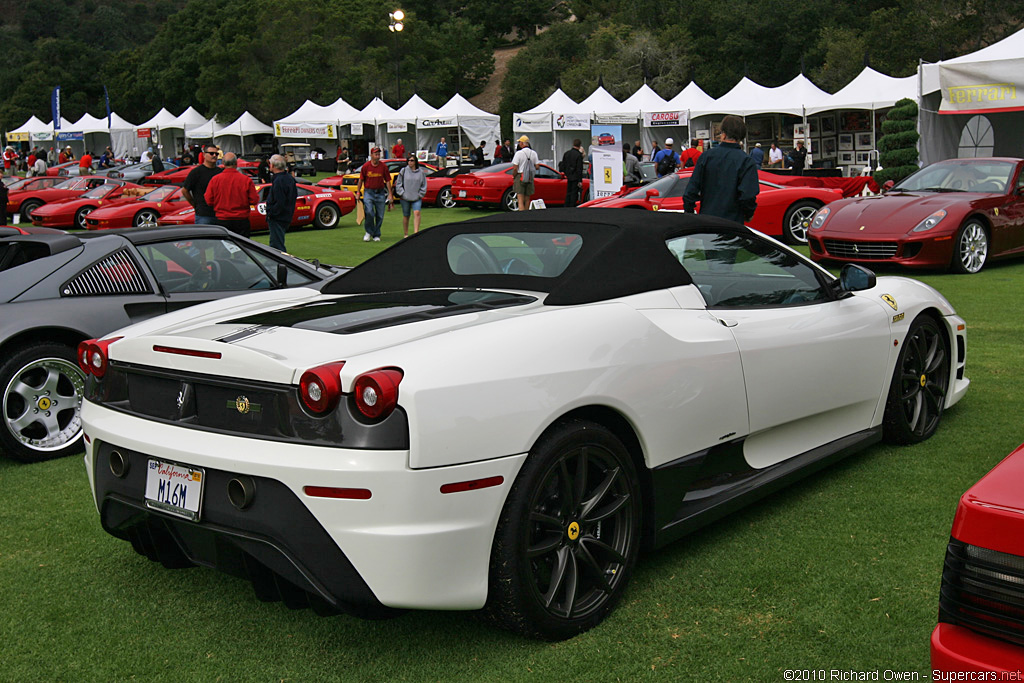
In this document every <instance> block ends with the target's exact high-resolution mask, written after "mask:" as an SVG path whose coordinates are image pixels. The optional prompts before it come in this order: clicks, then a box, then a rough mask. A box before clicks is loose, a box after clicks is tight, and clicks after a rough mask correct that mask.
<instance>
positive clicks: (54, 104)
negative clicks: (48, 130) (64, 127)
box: [50, 85, 60, 130]
mask: <svg viewBox="0 0 1024 683" xmlns="http://www.w3.org/2000/svg"><path fill="white" fill-rule="evenodd" d="M50 116H52V117H53V129H54V130H60V86H59V85H58V86H57V87H56V88H54V89H53V92H52V93H51V94H50Z"/></svg>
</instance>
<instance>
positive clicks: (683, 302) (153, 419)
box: [79, 209, 969, 639]
mask: <svg viewBox="0 0 1024 683" xmlns="http://www.w3.org/2000/svg"><path fill="white" fill-rule="evenodd" d="M964 328H965V326H964V321H963V320H962V319H961V318H959V317H958V316H957V315H956V313H955V312H954V310H953V308H952V306H950V304H949V302H947V301H946V299H944V298H943V297H942V296H941V295H940V294H939V293H938V292H936V291H935V290H934V289H932V288H931V287H928V286H926V285H924V284H922V283H920V282H917V281H915V280H911V279H907V278H902V277H885V278H878V279H876V278H875V275H874V274H873V273H871V272H870V271H868V270H866V269H864V268H861V267H859V266H847V267H846V268H844V270H843V272H842V275H841V277H840V278H838V279H837V278H835V277H833V276H832V275H831V274H829V272H828V271H826V270H823V269H822V268H820V267H818V266H817V265H815V264H814V263H812V262H810V261H809V260H807V259H805V258H803V257H802V256H800V255H799V254H797V253H795V252H793V251H791V250H790V249H789V248H787V247H785V246H783V245H781V244H780V243H778V242H776V241H774V240H772V239H771V238H768V237H765V236H764V235H761V234H760V233H757V232H755V231H752V230H749V229H747V228H744V227H742V226H740V225H737V224H734V223H730V222H727V221H723V220H719V219H715V218H708V217H702V216H692V215H681V214H658V213H651V212H639V211H628V210H622V209H595V210H592V211H576V210H573V209H552V210H546V211H530V212H523V213H520V214H513V215H508V216H502V217H485V218H480V219H476V220H471V221H467V222H465V223H458V224H451V225H442V226H438V227H435V228H432V229H430V230H427V231H424V232H422V233H419V234H418V235H417V236H415V237H413V238H411V239H408V240H404V241H402V242H401V243H399V244H396V245H395V246H393V247H392V248H390V249H388V250H387V251H385V252H383V253H381V254H380V255H378V256H376V257H374V258H372V259H370V260H368V261H367V262H366V263H364V264H363V265H361V266H359V267H357V268H355V269H354V270H352V271H350V272H349V273H348V274H346V275H343V276H341V277H338V278H335V279H333V280H330V281H328V282H327V284H326V285H322V286H319V287H317V288H305V289H292V290H280V291H274V292H263V293H257V294H251V295H245V296H241V297H237V298H232V299H229V300H225V301H221V302H216V303H211V304H204V305H200V306H196V307H193V308H189V309H188V310H187V311H181V312H180V313H172V314H170V315H166V316H163V317H160V318H156V319H153V320H148V321H146V322H143V323H140V324H137V325H134V326H132V327H129V328H126V329H124V330H121V331H118V332H116V333H113V334H111V335H109V336H107V337H105V338H103V339H100V340H90V341H88V342H85V343H83V344H82V345H81V347H80V348H79V362H80V364H81V367H82V369H83V370H84V371H85V373H86V375H87V376H88V382H87V387H86V394H87V400H86V402H85V404H84V406H83V409H82V417H83V422H84V426H85V441H86V455H85V462H86V467H87V470H88V475H89V479H90V482H91V485H92V490H93V494H94V496H95V502H96V507H97V510H98V512H99V516H100V521H101V523H102V525H103V528H104V529H106V530H107V531H108V532H109V533H111V534H113V535H114V536H116V537H118V538H122V539H124V540H126V541H129V542H130V543H131V544H132V546H133V547H134V549H135V550H136V551H138V552H140V553H142V554H144V555H146V556H148V557H150V558H152V559H153V560H158V561H160V562H162V563H163V564H165V565H166V566H168V567H180V566H189V565H203V566H207V567H214V568H217V569H220V570H223V571H226V572H230V573H233V574H238V575H241V576H243V577H245V578H247V579H249V580H251V581H252V583H253V585H254V586H255V588H256V592H257V594H258V596H259V597H260V598H261V599H265V600H283V601H285V603H287V604H288V605H289V606H309V607H312V608H314V609H315V610H317V611H318V612H325V613H336V612H339V611H341V612H348V613H353V614H358V615H361V616H365V617H379V616H387V615H390V614H393V613H397V612H399V611H401V610H405V609H438V610H477V609H483V610H484V611H485V614H487V615H488V616H489V618H490V619H491V620H493V621H494V622H495V623H497V624H499V625H501V626H503V627H506V628H510V629H512V630H514V631H517V632H520V633H524V634H528V635H532V636H536V637H541V638H548V639H559V638H566V637H570V636H572V635H574V634H576V633H579V632H580V631H583V630H585V629H588V628H591V627H593V626H594V625H596V624H598V623H599V622H600V621H601V620H602V619H603V618H604V617H605V616H606V615H607V614H608V612H609V611H610V610H611V609H612V608H613V607H614V605H615V604H616V602H617V601H618V600H619V599H620V598H621V597H622V594H623V591H624V590H625V589H626V585H627V583H628V582H629V579H630V575H631V573H632V570H633V567H634V565H635V563H636V559H637V553H638V550H639V549H640V548H641V547H642V546H644V547H656V546H660V545H663V544H665V543H668V542H670V541H672V540H674V539H677V538H679V537H680V536H682V535H684V534H687V533H689V532H691V531H693V530H695V529H697V528H699V527H700V526H702V525H704V524H706V523H708V522H710V521H712V520H714V519H716V518H718V517H721V516H722V515H724V514H727V513H728V512H731V511H733V510H736V509H737V508H739V507H740V506H742V505H744V504H746V503H749V502H750V501H752V500H754V499H756V498H758V497H760V496H763V495H765V494H766V493H769V492H771V491H773V490H776V489H778V488H779V487H781V486H783V485H785V484H788V483H790V482H792V481H794V480H795V479H798V478H799V477H802V476H804V475H805V474H807V473H809V472H812V471H814V470H816V469H818V468H820V467H822V466H824V465H826V464H828V463H830V462H832V461H834V460H836V459H837V458H839V457H842V456H844V455H847V454H849V453H851V452H853V451H855V450H857V449H859V448H863V447H865V446H868V445H870V444H873V443H875V442H877V441H879V440H881V439H883V438H884V439H887V440H889V441H892V442H898V443H913V442H917V441H921V440H923V439H927V438H928V437H930V436H931V435H932V434H933V433H934V432H935V430H936V429H937V427H938V425H939V421H940V418H941V417H942V414H943V410H944V409H946V408H949V407H950V406H951V405H953V404H954V403H956V402H957V401H958V400H960V398H961V397H962V396H963V395H964V393H965V392H966V390H967V386H968V384H969V380H968V379H966V378H965V376H964V358H965V352H966V337H965V329H964Z"/></svg>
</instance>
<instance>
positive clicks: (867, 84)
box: [807, 66, 917, 114]
mask: <svg viewBox="0 0 1024 683" xmlns="http://www.w3.org/2000/svg"><path fill="white" fill-rule="evenodd" d="M904 97H909V98H911V99H916V98H917V76H916V75H912V76H907V77H905V78H894V77H893V76H886V75H885V74H883V73H880V72H878V71H875V70H874V69H872V68H871V67H870V66H866V67H864V70H863V71H861V72H860V73H859V74H858V75H857V77H856V78H854V79H853V80H852V81H850V82H849V83H847V84H846V85H845V86H844V87H843V88H842V89H840V90H839V92H837V93H836V94H834V95H829V96H828V97H826V98H825V100H824V101H823V102H821V103H820V104H818V105H816V106H814V107H808V108H807V113H808V114H816V113H818V112H821V111H830V110H834V109H884V108H886V107H891V106H892V105H894V104H896V101H897V100H901V99H903V98H904Z"/></svg>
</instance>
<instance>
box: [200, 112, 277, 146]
mask: <svg viewBox="0 0 1024 683" xmlns="http://www.w3.org/2000/svg"><path fill="white" fill-rule="evenodd" d="M273 134H274V129H273V128H271V127H270V126H268V125H267V124H265V123H263V122H262V121H260V120H259V119H257V118H256V117H255V116H253V115H252V114H250V113H249V112H247V111H246V112H242V115H241V116H239V117H238V118H237V119H235V120H234V121H232V122H231V123H229V124H227V125H226V126H223V127H222V128H221V129H220V130H218V131H216V132H215V133H214V141H215V142H216V143H217V145H218V146H219V147H220V148H221V149H223V150H224V151H225V152H235V153H236V154H242V153H243V152H244V151H245V137H246V136H247V135H248V136H253V135H273ZM235 138H238V139H237V140H236V139H235Z"/></svg>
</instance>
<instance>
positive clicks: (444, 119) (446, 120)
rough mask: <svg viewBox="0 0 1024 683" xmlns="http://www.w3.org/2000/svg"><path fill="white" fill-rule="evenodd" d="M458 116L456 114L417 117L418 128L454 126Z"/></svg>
mask: <svg viewBox="0 0 1024 683" xmlns="http://www.w3.org/2000/svg"><path fill="white" fill-rule="evenodd" d="M455 124H456V118H455V117H454V116H435V117H432V118H429V119H417V120H416V127H417V128H454V127H455Z"/></svg>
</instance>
